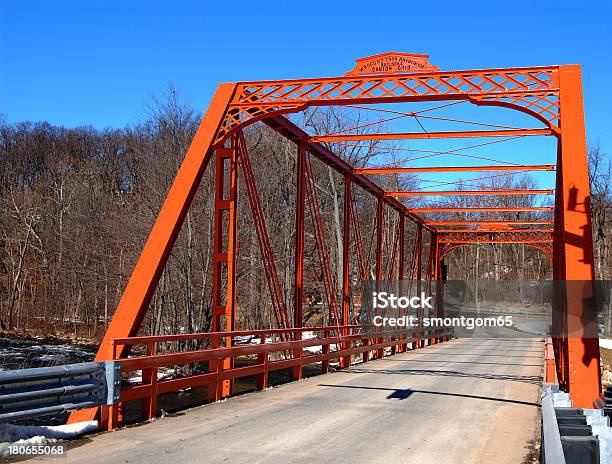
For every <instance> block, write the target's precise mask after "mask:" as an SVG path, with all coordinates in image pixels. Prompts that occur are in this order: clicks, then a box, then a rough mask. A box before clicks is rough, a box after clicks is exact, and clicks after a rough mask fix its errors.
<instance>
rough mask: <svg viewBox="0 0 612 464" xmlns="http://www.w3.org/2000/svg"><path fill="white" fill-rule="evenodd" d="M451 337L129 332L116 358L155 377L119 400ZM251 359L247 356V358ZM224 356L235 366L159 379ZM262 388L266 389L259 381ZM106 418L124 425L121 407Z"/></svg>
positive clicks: (320, 330)
mask: <svg viewBox="0 0 612 464" xmlns="http://www.w3.org/2000/svg"><path fill="white" fill-rule="evenodd" d="M339 329H340V330H342V331H343V333H346V335H337V334H336V333H337V332H338V330H339ZM304 331H309V332H313V333H317V334H319V336H317V337H316V338H309V339H301V334H302V333H303V332H304ZM450 336H451V334H450V332H449V331H447V329H428V330H426V331H425V332H423V334H422V335H417V334H415V331H414V330H412V329H395V330H385V331H377V332H375V333H368V332H363V328H362V326H357V325H346V326H323V327H309V328H291V329H282V330H279V329H276V330H275V329H267V330H243V331H231V332H208V333H194V334H181V335H161V336H152V337H125V338H117V339H115V340H113V344H112V345H111V347H112V354H111V358H112V359H120V360H121V372H122V373H130V372H135V371H140V370H142V371H150V372H152V374H153V375H152V377H151V379H148V380H145V379H144V378H143V381H142V382H141V384H137V385H129V386H125V387H122V388H121V397H120V400H121V402H122V403H127V402H128V401H134V400H138V401H141V400H145V401H147V402H150V403H156V400H157V396H158V395H160V394H163V393H170V392H177V391H181V390H184V389H187V388H192V387H197V386H203V385H208V386H212V387H213V388H215V389H216V385H219V384H221V383H224V382H231V381H234V380H235V379H238V378H243V377H251V376H257V377H263V379H265V380H264V381H263V382H262V383H261V385H262V386H263V388H265V386H266V385H267V383H268V382H267V378H268V375H269V373H271V372H274V371H277V370H281V369H293V368H297V369H299V370H300V371H301V370H302V368H303V367H304V365H306V364H315V363H321V366H322V367H321V370H322V372H323V373H324V372H326V370H325V366H326V365H329V363H330V361H332V360H337V359H342V358H346V359H349V360H350V359H351V356H353V355H357V354H364V353H368V352H370V351H372V350H384V349H386V348H392V349H393V348H394V347H395V348H396V349H397V348H398V345H399V344H400V343H403V342H406V343H408V342H412V343H414V342H415V341H416V340H418V339H424V338H426V339H432V338H436V339H447V338H449V337H450ZM237 337H243V338H251V339H252V338H259V339H260V340H266V339H267V338H268V337H271V338H276V339H284V340H287V341H273V342H266V343H254V344H246V345H238V344H237ZM221 339H228V340H230V345H231V346H230V347H225V348H209V349H201V350H195V351H184V352H178V353H163V354H158V353H157V344H159V343H166V344H168V343H170V342H177V341H189V340H209V341H211V345H213V344H215V343H214V341H215V340H216V341H217V343H216V345H219V340H221ZM341 344H342V345H343V347H342V348H341V349H336V350H333V349H332V347H337V346H340V345H341ZM138 345H142V346H145V347H147V355H146V356H139V357H130V358H123V357H120V356H119V354H118V353H119V352H122V351H123V352H125V351H126V350H125V349H124V348H125V347H133V346H138ZM314 346H321V353H320V354H305V353H304V351H303V350H304V349H305V348H310V347H314ZM287 351H291V352H299V356H295V357H293V358H289V359H282V357H280V356H277V359H274V358H273V357H272V356H271V355H273V354H276V355H281V354H282V353H284V352H287ZM249 356H250V357H252V356H257V363H255V364H253V363H252V362H248V361H246V360H245V361H246V362H245V363H244V364H243V365H241V366H240V367H234V366H236V365H237V363H236V360H237V359H238V358H241V359H243V360H244V359H245V358H246V357H249ZM247 359H248V358H247ZM224 360H230V361H231V362H230V364H231V365H232V367H231V368H229V369H225V370H220V369H218V368H216V369H215V370H213V371H210V372H208V373H205V374H192V375H187V376H184V377H180V378H176V379H170V380H163V381H158V380H157V371H158V369H159V368H163V367H173V366H176V365H183V364H191V363H196V362H208V363H212V364H214V365H215V366H220V365H221V363H222V362H223V361H224ZM260 388H262V387H261V386H260ZM102 409H103V414H102V415H101V416H102V417H103V418H104V419H105V420H104V422H102V423H101V424H100V427H101V428H102V429H103V430H115V429H117V428H118V427H119V426H121V425H123V424H122V423H121V421H120V418H119V417H118V414H117V408H116V407H113V406H110V407H109V406H102ZM154 417H155V415H154V414H150V411H148V412H147V413H144V414H143V415H142V417H141V418H142V419H153V418H154Z"/></svg>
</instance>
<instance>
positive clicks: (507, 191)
mask: <svg viewBox="0 0 612 464" xmlns="http://www.w3.org/2000/svg"><path fill="white" fill-rule="evenodd" d="M554 193H555V191H554V190H551V189H530V190H510V189H499V190H417V191H411V192H409V191H395V192H385V195H386V196H388V197H424V196H429V197H431V196H434V197H439V196H445V195H448V196H469V195H483V196H496V195H553V194H554Z"/></svg>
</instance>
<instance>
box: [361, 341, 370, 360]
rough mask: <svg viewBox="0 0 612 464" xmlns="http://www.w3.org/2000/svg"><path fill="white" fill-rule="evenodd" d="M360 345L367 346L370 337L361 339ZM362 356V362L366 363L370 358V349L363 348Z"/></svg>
mask: <svg viewBox="0 0 612 464" xmlns="http://www.w3.org/2000/svg"><path fill="white" fill-rule="evenodd" d="M361 345H362V346H369V345H370V339H369V338H364V339H362V341H361ZM362 356H363V362H364V363H367V362H368V361H369V360H370V351H369V350H365V351H364V352H363V354H362Z"/></svg>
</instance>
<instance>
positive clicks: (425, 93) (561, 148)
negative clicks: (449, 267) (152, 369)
mask: <svg viewBox="0 0 612 464" xmlns="http://www.w3.org/2000/svg"><path fill="white" fill-rule="evenodd" d="M398 63H399V64H398ZM364 70H365V71H364ZM427 101H429V102H433V103H434V104H436V105H440V106H450V105H452V104H455V103H446V104H444V102H457V101H458V102H459V103H461V102H462V101H464V102H471V103H472V104H474V105H477V106H478V105H489V106H501V107H505V108H510V109H513V110H516V111H520V112H522V113H525V114H528V115H530V116H532V117H534V118H535V119H536V120H537V121H539V122H540V123H543V124H544V128H513V127H510V128H509V127H507V126H495V125H491V124H488V126H493V127H494V129H495V130H487V131H484V130H483V131H456V132H448V131H445V132H427V131H425V129H424V128H423V127H422V125H421V128H422V129H423V132H421V133H414V132H405V133H393V134H364V133H350V134H345V133H335V134H322V135H321V134H315V135H314V136H313V135H312V134H308V133H306V132H305V131H304V130H302V129H301V128H300V127H298V126H297V125H296V124H294V123H293V122H292V121H290V120H289V119H288V118H286V117H285V116H284V115H286V114H290V113H297V112H299V111H303V110H305V109H306V108H308V107H311V106H347V107H348V106H351V105H368V106H370V107H371V105H375V104H390V103H407V102H427ZM441 102H442V103H443V104H441ZM366 109H371V108H366ZM379 111H380V110H379ZM400 114H402V113H400ZM404 114H405V115H406V116H413V115H414V114H415V113H412V114H411V113H404ZM256 121H262V122H264V123H265V124H267V125H268V126H269V127H270V128H272V129H273V130H274V131H276V132H277V133H278V134H280V135H281V136H283V137H285V138H287V139H289V140H291V141H293V142H295V144H296V146H297V150H296V151H297V153H296V160H297V163H296V171H297V172H296V186H297V189H296V190H297V193H296V218H295V224H296V234H295V270H294V280H293V289H290V291H286V290H288V289H283V288H282V286H281V284H280V279H279V278H278V274H277V272H276V269H275V259H274V256H273V250H272V247H271V246H270V243H269V239H268V232H267V227H266V224H265V217H264V214H263V211H262V208H261V205H260V202H259V200H258V193H257V188H256V185H255V180H254V179H255V177H254V176H253V173H252V171H253V170H255V169H256V168H257V166H252V167H251V165H250V161H249V155H248V149H247V146H246V143H245V139H244V137H243V133H242V131H243V130H244V129H245V128H246V127H247V126H248V125H249V124H252V123H254V122H256ZM454 122H458V120H454ZM462 122H464V123H465V122H466V121H462ZM419 124H420V123H419ZM481 125H483V124H481ZM484 125H485V126H486V125H487V124H484ZM530 135H531V136H549V137H555V138H556V141H557V163H556V166H553V165H542V164H540V165H533V166H523V165H517V164H513V163H507V162H503V163H501V164H499V165H495V166H483V165H479V166H439V165H434V166H426V167H419V166H408V167H405V168H403V167H399V168H395V169H391V168H386V167H380V166H379V167H376V169H367V167H366V168H365V169H362V168H363V167H360V169H359V170H358V169H356V168H355V166H351V165H350V164H349V163H348V162H347V161H346V160H344V159H342V157H340V156H338V155H337V154H336V153H334V151H333V150H331V149H330V148H328V147H329V146H330V145H329V144H334V143H344V142H347V141H351V142H356V141H357V142H358V141H361V140H368V137H369V139H370V141H372V140H398V139H424V140H426V139H430V138H458V137H461V138H466V137H497V138H499V137H508V136H510V137H524V136H530ZM321 141H324V142H326V143H327V144H328V145H323V144H322V143H321ZM482 145H484V144H481V145H473V146H470V147H464V148H474V147H478V146H482ZM425 151H426V150H425ZM455 151H456V150H455ZM451 152H452V151H448V152H440V151H437V152H433V153H437V154H440V153H442V154H444V153H451ZM586 153H587V151H586V134H585V129H584V110H583V99H582V78H581V72H580V67H579V66H578V65H562V66H545V67H527V68H506V69H497V68H495V69H481V70H466V71H438V68H435V67H433V66H431V65H429V64H428V62H427V56H425V55H416V54H402V53H387V54H382V55H376V56H373V57H368V58H364V59H361V60H358V66H357V67H356V68H355V70H353V71H350V72H349V73H347V75H345V76H343V77H334V78H319V79H293V80H280V81H259V82H238V83H225V84H221V85H219V87H218V89H217V91H216V93H215V95H214V97H213V99H212V101H211V103H210V106H209V108H208V110H207V111H206V113H205V115H204V118H203V120H202V123H201V124H200V126H199V128H198V130H197V132H196V134H195V137H194V139H193V141H192V144H191V146H190V148H189V150H188V151H187V153H186V155H185V159H184V160H183V163H182V165H181V167H180V169H179V171H178V173H177V176H176V179H175V181H174V183H173V185H172V187H171V189H170V191H169V193H168V196H167V198H166V200H165V202H164V204H163V206H162V208H161V211H160V212H159V215H158V218H157V220H156V222H155V224H154V226H153V229H152V230H151V233H150V235H149V238H148V240H147V242H146V244H145V246H144V249H143V251H142V254H141V256H140V258H139V260H138V262H137V264H136V266H135V268H134V271H133V273H132V276H131V277H130V280H129V282H128V284H127V287H126V289H125V291H124V293H123V296H122V298H121V301H120V302H119V305H118V307H117V309H116V311H115V314H114V316H113V319H112V321H111V323H110V325H109V327H108V330H107V332H106V334H105V336H104V340H103V342H102V344H101V346H100V349H99V351H98V354H97V356H96V360H98V361H103V360H110V359H115V355H116V354H117V353H115V351H114V350H115V348H114V347H115V344H114V343H115V340H117V339H123V338H125V337H133V336H135V335H137V334H138V331H139V329H140V327H141V325H142V323H143V320H144V318H145V314H146V312H147V310H148V308H149V305H150V303H151V301H152V297H153V294H154V293H155V290H156V287H157V284H158V282H159V279H160V276H161V275H162V273H163V270H164V267H165V266H166V264H167V261H168V258H169V255H170V253H171V251H172V248H173V246H174V244H175V242H176V240H177V238H178V235H179V231H180V230H181V227H182V225H183V223H184V221H185V218H186V215H187V212H188V210H189V207H190V205H191V203H192V201H193V199H194V196H195V194H196V191H197V189H198V187H199V185H200V182H201V181H202V179H203V177H204V173H205V172H206V170H207V168H208V165H209V164H210V163H211V160H213V159H214V160H215V181H214V182H215V201H214V218H215V219H214V250H213V252H214V259H213V261H214V266H213V268H214V275H213V306H214V307H213V308H211V309H212V314H213V319H212V330H213V332H217V334H216V335H214V336H213V339H212V340H213V342H212V343H213V347H215V348H218V347H221V346H222V345H221V344H222V343H225V345H226V346H227V347H229V346H231V343H232V341H231V337H228V336H227V335H224V334H227V333H229V332H232V331H235V330H236V327H235V322H236V317H235V314H236V310H237V305H236V286H237V283H238V282H237V280H236V256H237V247H238V244H237V241H238V234H237V227H238V222H237V220H236V218H237V201H236V198H237V192H238V184H239V182H245V186H246V187H247V193H248V196H249V202H250V205H251V209H252V212H253V215H254V218H255V219H254V221H255V224H256V226H257V227H256V228H257V234H258V236H257V239H258V243H259V246H260V250H261V254H262V257H264V259H262V261H263V263H262V264H263V267H264V271H265V273H266V279H267V282H268V286H269V293H270V295H272V299H273V300H274V301H273V302H272V303H273V305H274V308H275V314H276V316H277V317H276V319H277V325H278V326H279V329H283V330H286V326H287V325H288V324H289V323H290V320H291V318H290V317H289V315H288V311H289V310H291V309H293V318H292V319H293V321H294V325H295V327H297V328H301V327H303V326H302V324H303V314H302V309H303V301H304V285H303V280H304V269H303V261H304V231H305V210H306V209H307V208H308V209H310V217H311V219H312V221H314V228H315V232H317V233H315V234H314V235H315V239H316V241H317V251H318V254H319V260H320V265H321V268H322V269H321V276H323V277H322V279H323V280H324V282H323V284H324V285H323V286H324V288H325V291H326V293H327V294H326V298H327V301H328V305H329V306H330V308H331V307H333V311H330V316H329V323H330V325H331V324H338V325H337V327H341V325H340V324H342V325H347V324H350V323H351V317H352V316H353V315H352V314H351V310H350V308H351V301H350V288H351V280H350V278H349V277H350V274H349V273H350V267H351V265H353V266H354V264H351V259H350V257H351V254H352V253H354V252H356V254H357V258H358V259H357V262H358V263H359V275H360V276H361V277H362V278H366V277H368V278H369V277H370V276H371V275H372V269H367V265H368V264H367V263H369V262H370V260H369V258H370V251H371V252H372V257H373V261H374V262H375V266H374V271H375V272H374V274H375V278H376V280H378V281H382V280H383V279H385V278H389V279H391V278H395V279H398V280H403V279H404V278H413V279H415V280H416V281H417V282H419V283H418V290H419V291H420V290H421V288H420V285H421V284H420V282H421V280H422V279H423V280H426V281H428V282H429V283H428V284H427V285H428V289H427V290H429V291H435V293H436V299H437V300H436V301H437V303H439V306H438V307H439V308H441V311H443V304H442V303H443V300H442V293H443V289H444V286H443V268H444V263H443V259H444V255H445V254H447V253H449V252H450V251H452V250H453V249H456V248H458V247H462V246H468V245H474V244H476V245H483V244H501V243H511V244H517V243H519V244H525V245H527V246H531V247H534V248H538V249H540V250H542V251H543V252H545V253H546V254H547V255H549V256H550V257H551V260H552V267H553V278H554V279H555V280H574V281H590V280H592V279H593V276H594V268H593V243H592V233H591V223H590V209H589V205H590V203H589V196H590V189H589V179H588V164H587V155H586ZM311 157H313V158H316V159H318V160H319V161H321V162H323V163H324V164H325V165H327V166H328V167H329V168H331V169H332V170H333V171H335V172H336V173H337V174H339V175H340V176H342V178H343V179H344V207H343V212H344V213H343V214H344V218H343V220H344V223H343V232H342V233H343V240H342V250H339V251H341V252H342V253H341V256H342V266H341V271H342V276H341V277H342V278H341V279H340V276H338V280H341V281H339V282H334V276H333V273H332V272H331V270H330V266H329V253H328V251H327V243H326V239H325V233H324V229H325V228H324V227H323V224H322V223H321V221H322V220H321V217H320V211H319V204H318V199H317V193H316V190H317V189H315V188H313V187H314V179H313V174H312V172H311V170H310V159H311ZM475 158H478V157H475ZM482 159H487V158H482ZM489 161H498V160H490V159H489ZM510 165H512V166H513V167H509V166H510ZM370 168H373V167H371V166H370ZM489 168H492V170H495V171H504V170H512V171H514V172H521V171H535V170H553V169H556V170H557V175H556V179H557V181H556V188H555V189H546V190H542V189H530V190H527V189H523V190H521V189H502V188H499V189H495V188H491V189H490V190H481V189H478V190H475V189H458V190H423V189H421V190H419V191H414V190H412V191H410V190H408V191H386V190H385V189H384V188H382V187H381V186H380V185H379V184H377V182H376V179H375V178H372V177H370V176H371V175H391V174H393V175H395V174H399V173H401V172H402V171H401V170H402V169H404V172H406V173H408V172H413V173H414V172H460V171H470V170H471V171H486V170H488V169H489ZM239 169H241V170H242V177H241V176H239V175H238V171H239ZM504 175H505V174H504ZM448 184H449V183H446V184H444V185H448ZM450 184H453V183H452V182H451V183H450ZM438 185H439V184H438ZM224 186H225V187H228V188H225V187H224ZM353 187H359V188H360V189H362V190H363V191H364V192H365V193H366V194H368V195H371V196H372V197H373V198H374V199H375V201H376V205H377V206H376V214H375V217H374V218H372V219H373V220H372V223H373V224H374V226H375V233H374V234H373V237H372V239H371V242H373V243H370V245H371V246H370V247H369V249H368V251H366V248H367V246H365V244H364V243H363V242H365V240H363V234H362V231H361V230H360V226H359V221H357V218H356V216H357V214H359V213H358V212H357V209H356V208H355V205H354V203H353V200H352V191H353ZM436 187H437V185H436ZM227 191H229V193H228V192H227ZM517 195H554V200H555V202H554V208H553V207H548V206H534V205H532V206H531V207H529V208H520V207H517V206H508V205H507V204H506V207H501V206H495V205H499V204H504V203H503V202H497V203H493V204H485V206H486V207H484V208H479V206H482V203H478V198H489V197H500V196H517ZM425 196H427V197H430V196H436V197H445V198H453V197H456V196H464V197H465V198H468V199H474V198H476V201H475V202H472V203H465V206H467V207H457V205H458V204H459V203H452V202H450V203H449V202H447V203H446V204H444V203H440V204H435V203H434V204H422V205H419V204H416V206H417V207H414V206H415V204H414V203H413V204H412V206H413V207H409V206H407V205H408V204H410V203H405V202H404V200H405V198H404V197H417V198H418V197H421V198H422V197H425ZM400 198H401V200H400ZM408 199H410V198H408ZM461 204H462V205H463V203H461ZM540 204H542V205H543V204H544V203H543V202H541V203H540ZM449 205H450V206H449ZM452 205H455V206H454V207H453V206H452ZM513 205H515V204H513ZM386 210H387V211H386ZM385 211H386V212H385ZM527 211H530V212H533V213H537V212H539V213H541V214H552V215H553V216H554V219H550V220H545V221H543V220H530V221H525V220H522V221H519V220H514V221H512V220H509V219H508V217H509V216H508V215H509V214H510V213H512V214H517V213H524V212H527ZM484 212H486V213H487V216H486V217H487V219H486V220H484V219H482V217H481V215H482V213H484ZM433 213H435V214H451V213H452V214H454V213H465V214H474V213H476V214H479V215H480V216H479V217H477V218H475V219H471V220H467V219H463V220H462V221H456V220H455V221H450V220H443V221H433V220H428V219H427V216H421V214H425V215H427V214H433ZM388 214H394V215H397V219H398V220H397V222H396V223H397V224H398V230H397V231H394V233H393V234H391V233H390V232H389V231H387V232H386V233H385V231H384V230H383V228H384V227H385V224H386V223H385V217H386V215H388ZM493 216H494V217H493ZM490 219H492V220H490ZM408 222H412V223H413V224H414V225H415V227H416V239H415V241H414V249H413V250H412V253H409V252H408V251H407V250H404V233H405V232H404V228H405V223H408ZM544 223H552V226H553V229H552V230H545V229H538V228H537V227H540V226H541V225H542V224H544ZM441 226H451V227H453V228H452V229H443V228H441ZM473 226H476V227H473ZM518 226H520V228H518ZM525 226H528V227H531V228H525ZM425 234H428V235H429V240H428V241H429V244H428V246H429V256H428V257H425V256H422V250H423V248H425V247H426V246H427V242H426V236H425ZM391 235H393V236H394V237H398V238H396V239H395V240H385V238H386V237H387V238H388V237H390V236H391ZM225 237H227V238H228V240H225ZM384 247H387V248H388V249H387V250H386V251H387V252H388V253H387V256H388V257H390V259H388V260H387V263H386V264H385V263H384V260H383V248H384ZM410 254H411V258H408V255H410ZM354 261H355V260H353V261H352V262H353V263H354ZM336 286H338V287H339V288H336ZM291 290H293V291H291ZM585 294H586V295H587V297H588V290H583V291H581V292H574V293H572V290H571V289H568V290H567V292H565V293H564V294H562V295H558V299H557V300H556V301H555V305H556V308H555V312H554V313H553V321H552V322H553V328H554V329H555V330H556V333H557V334H560V335H558V336H557V337H556V338H555V339H554V340H553V345H554V351H555V360H556V367H557V374H558V379H559V383H560V384H561V385H562V387H563V388H565V389H566V390H568V391H569V392H570V394H571V398H572V400H573V401H574V405H575V406H577V407H587V408H588V407H592V402H593V401H594V400H595V399H596V398H598V397H599V393H600V390H599V382H600V379H599V351H598V350H599V348H598V341H597V339H588V338H581V337H580V336H578V337H577V336H576V335H570V334H576V333H578V334H580V333H581V332H580V330H582V329H583V326H582V324H583V321H584V320H585V318H584V317H583V314H584V313H583V311H584V309H583V308H584V305H583V298H584V296H585ZM285 295H291V297H292V299H293V301H292V302H288V301H285V298H288V297H286V296H285ZM336 299H338V301H337V302H336ZM326 330H328V332H329V331H331V332H333V331H335V333H336V334H338V336H339V337H340V339H339V341H338V343H339V345H340V346H343V344H344V343H345V339H344V338H342V337H344V336H345V335H344V334H343V332H342V330H340V329H334V328H333V327H331V328H329V327H328V328H326ZM331 332H329V333H331ZM232 333H233V332H232ZM287 333H289V332H287ZM262 341H265V337H263V339H262ZM374 343H377V340H374ZM419 344H420V342H419ZM378 346H383V345H378ZM419 346H420V345H419ZM124 349H125V347H124ZM298 352H299V353H298V354H296V353H293V354H292V353H289V352H288V353H286V356H294V357H295V356H300V355H301V349H300V350H298ZM376 353H378V354H377V356H382V355H383V354H384V353H383V351H382V350H378V351H376ZM123 354H125V353H123V352H121V353H118V355H119V356H120V357H121V355H123ZM367 357H368V353H367V352H366V353H364V359H367ZM231 363H232V361H231V359H228V358H222V359H218V360H217V359H214V360H211V362H210V366H211V367H210V368H211V369H213V370H215V376H216V377H215V379H216V380H214V382H215V388H214V389H212V390H211V391H212V392H213V393H214V395H213V398H212V399H219V398H221V397H224V396H227V395H229V394H231V385H232V382H231V381H230V380H229V379H230V378H231V377H222V374H223V371H224V370H230V369H232V368H233V366H232V364H231ZM340 364H341V367H343V366H346V365H347V364H346V359H344V360H341V362H340ZM349 364H350V359H349ZM143 377H144V376H143ZM152 378H155V375H153V376H152ZM94 412H95V411H94ZM91 419H93V413H92V412H91V411H90V412H89V413H88V412H79V413H73V415H72V416H71V421H77V420H91Z"/></svg>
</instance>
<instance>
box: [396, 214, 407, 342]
mask: <svg viewBox="0 0 612 464" xmlns="http://www.w3.org/2000/svg"><path fill="white" fill-rule="evenodd" d="M398 214H399V256H398V258H399V263H398V264H399V265H398V268H397V280H399V293H400V295H403V294H404V259H405V252H404V240H405V229H406V221H405V219H406V217H405V215H404V213H403V212H399V213H398ZM404 315H405V314H404V310H403V309H401V310H400V316H404ZM403 339H404V337H403V336H402V337H401V339H400V344H399V352H400V353H403V352H404V351H406V343H405V342H404V341H403Z"/></svg>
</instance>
